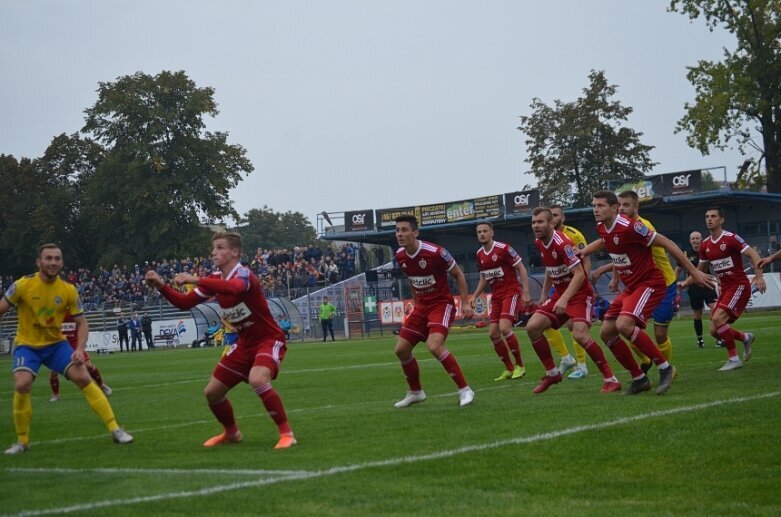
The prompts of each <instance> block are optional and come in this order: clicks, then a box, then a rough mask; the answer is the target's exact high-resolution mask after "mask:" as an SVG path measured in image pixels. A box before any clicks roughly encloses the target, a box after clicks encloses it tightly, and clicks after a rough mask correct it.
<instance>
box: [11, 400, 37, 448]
mask: <svg viewBox="0 0 781 517" xmlns="http://www.w3.org/2000/svg"><path fill="white" fill-rule="evenodd" d="M13 406H14V408H13V413H14V428H15V429H16V436H17V438H18V440H19V443H23V444H25V445H29V444H30V421H31V420H32V418H33V404H32V401H31V400H30V394H29V393H19V392H17V391H14V404H13Z"/></svg>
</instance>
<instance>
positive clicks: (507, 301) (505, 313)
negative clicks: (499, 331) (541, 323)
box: [491, 293, 523, 323]
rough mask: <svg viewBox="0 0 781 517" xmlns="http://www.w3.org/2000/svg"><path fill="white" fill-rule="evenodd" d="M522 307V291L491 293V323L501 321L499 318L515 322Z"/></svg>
mask: <svg viewBox="0 0 781 517" xmlns="http://www.w3.org/2000/svg"><path fill="white" fill-rule="evenodd" d="M522 309H523V304H522V303H521V293H508V294H504V295H501V294H500V295H496V294H493V295H491V323H499V320H510V321H512V322H513V323H515V322H516V321H518V316H520V314H521V310H522Z"/></svg>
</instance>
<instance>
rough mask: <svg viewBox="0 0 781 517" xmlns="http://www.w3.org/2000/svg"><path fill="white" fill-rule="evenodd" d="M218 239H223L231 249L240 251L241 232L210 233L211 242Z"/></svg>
mask: <svg viewBox="0 0 781 517" xmlns="http://www.w3.org/2000/svg"><path fill="white" fill-rule="evenodd" d="M218 239H225V241H226V242H227V243H228V247H229V248H230V249H232V250H239V251H241V234H240V233H236V232H217V233H215V234H214V235H212V242H214V241H216V240H218Z"/></svg>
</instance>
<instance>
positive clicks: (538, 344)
mask: <svg viewBox="0 0 781 517" xmlns="http://www.w3.org/2000/svg"><path fill="white" fill-rule="evenodd" d="M532 346H533V347H534V351H535V352H537V356H538V357H539V358H540V361H542V365H543V366H544V367H545V371H547V372H549V371H551V370H553V369H554V368H556V365H555V364H554V363H553V356H552V355H551V352H550V344H549V343H548V340H547V339H546V338H545V336H540V337H538V338H537V339H535V340H534V341H532Z"/></svg>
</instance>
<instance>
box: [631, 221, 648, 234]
mask: <svg viewBox="0 0 781 517" xmlns="http://www.w3.org/2000/svg"><path fill="white" fill-rule="evenodd" d="M635 231H636V232H637V233H639V234H640V235H642V236H643V237H646V236H647V235H648V233H649V232H650V231H651V230H649V229H648V227H647V226H646V225H644V224H643V223H641V222H640V221H637V222H636V223H635Z"/></svg>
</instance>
